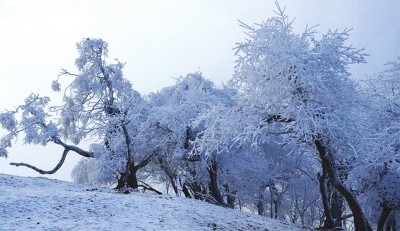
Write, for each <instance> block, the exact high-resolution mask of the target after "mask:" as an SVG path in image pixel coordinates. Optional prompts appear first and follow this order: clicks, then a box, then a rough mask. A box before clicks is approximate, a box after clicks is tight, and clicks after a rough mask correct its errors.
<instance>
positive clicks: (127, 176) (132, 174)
mask: <svg viewBox="0 0 400 231" xmlns="http://www.w3.org/2000/svg"><path fill="white" fill-rule="evenodd" d="M137 170H138V168H137V167H136V166H134V165H133V164H131V165H130V167H129V171H127V172H125V173H121V176H120V178H119V179H118V184H117V189H121V188H124V187H129V188H132V189H137V188H138V180H137V177H136V172H137Z"/></svg>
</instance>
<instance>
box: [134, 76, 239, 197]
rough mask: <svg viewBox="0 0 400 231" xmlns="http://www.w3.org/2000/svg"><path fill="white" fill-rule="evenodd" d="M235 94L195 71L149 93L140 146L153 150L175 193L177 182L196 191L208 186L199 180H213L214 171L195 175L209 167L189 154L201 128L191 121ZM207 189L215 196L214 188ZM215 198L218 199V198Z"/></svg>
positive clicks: (197, 192) (154, 162)
mask: <svg viewBox="0 0 400 231" xmlns="http://www.w3.org/2000/svg"><path fill="white" fill-rule="evenodd" d="M234 94H235V91H234V90H232V89H229V88H227V87H226V86H223V87H221V88H218V87H216V86H215V85H214V83H213V82H211V81H210V80H207V79H205V78H204V77H203V76H202V74H201V73H199V72H198V73H193V74H189V75H187V76H186V77H180V78H178V79H177V81H176V84H175V85H173V86H170V87H165V88H163V89H162V90H161V91H159V92H157V93H152V94H149V95H148V98H149V104H150V105H151V109H150V111H149V116H148V119H147V121H146V123H144V124H143V125H144V127H143V128H142V130H141V131H142V132H141V133H140V134H141V136H142V140H143V141H145V142H143V145H142V147H143V149H148V150H154V152H155V153H156V155H154V157H153V161H152V164H154V165H156V166H157V168H159V169H161V170H162V171H163V172H164V174H165V175H166V176H167V178H168V179H169V181H170V183H171V185H172V187H173V189H174V191H175V193H178V186H180V187H182V190H188V191H192V194H197V195H199V194H201V193H202V191H204V190H205V189H206V188H208V186H206V187H204V186H201V185H200V184H202V183H205V185H209V183H210V182H213V180H212V178H211V175H212V174H214V172H212V174H211V173H209V175H210V174H211V175H210V178H209V179H207V178H206V179H204V178H203V177H201V179H199V178H198V177H200V176H204V175H207V171H205V172H206V174H205V173H204V170H206V169H207V168H208V167H207V166H206V165H205V164H203V161H202V160H201V159H200V158H199V157H198V156H193V155H191V152H192V146H193V145H192V143H191V142H192V141H193V140H194V139H195V137H196V136H197V135H198V133H199V132H200V131H201V130H202V129H203V128H202V127H193V126H192V125H191V122H192V120H194V119H195V118H196V117H197V116H198V115H199V113H201V112H203V111H205V110H208V109H210V108H212V107H213V106H216V105H230V104H231V103H232V102H231V100H232V96H233V95H234ZM215 174H216V173H215ZM179 184H181V185H179ZM203 185H204V184H203ZM210 191H211V195H212V196H213V197H216V195H214V193H213V190H211V189H210ZM185 192H186V196H188V194H187V191H185ZM193 196H195V195H193ZM195 197H197V196H195ZM215 199H216V200H217V201H218V202H219V203H221V200H218V198H215Z"/></svg>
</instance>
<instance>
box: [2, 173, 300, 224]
mask: <svg viewBox="0 0 400 231" xmlns="http://www.w3.org/2000/svg"><path fill="white" fill-rule="evenodd" d="M0 230H7V231H8V230H97V231H100V230H146V231H148V230H191V231H196V230H243V231H247V230H263V231H266V230H268V231H271V230H288V231H292V230H293V231H295V230H301V229H300V228H297V227H293V226H290V225H289V224H284V223H282V222H280V221H277V220H273V219H269V218H266V217H261V216H257V215H252V214H247V213H244V212H240V211H236V210H232V209H229V208H223V207H220V206H215V205H212V204H209V203H206V202H202V201H198V200H194V199H187V198H181V197H176V196H172V195H167V194H165V195H156V194H152V193H142V192H132V193H130V194H123V193H118V192H116V191H115V190H113V189H109V188H101V187H93V186H90V185H81V184H74V183H70V182H64V181H59V180H52V179H48V178H42V177H20V176H11V175H5V174H0Z"/></svg>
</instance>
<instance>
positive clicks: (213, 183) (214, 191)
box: [207, 161, 225, 204]
mask: <svg viewBox="0 0 400 231" xmlns="http://www.w3.org/2000/svg"><path fill="white" fill-rule="evenodd" d="M207 171H208V175H209V177H210V183H209V190H210V194H211V196H213V197H214V199H215V200H216V201H217V202H218V203H219V204H225V202H224V199H223V198H222V195H221V191H220V190H219V188H218V179H217V164H216V163H215V162H214V161H213V163H212V164H211V166H209V167H207Z"/></svg>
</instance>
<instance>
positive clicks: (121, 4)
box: [0, 0, 400, 180]
mask: <svg viewBox="0 0 400 231" xmlns="http://www.w3.org/2000/svg"><path fill="white" fill-rule="evenodd" d="M279 2H280V4H281V6H285V5H286V7H287V11H286V12H287V14H288V15H289V17H290V18H292V19H293V18H296V20H295V23H294V26H295V30H296V31H297V32H298V33H300V32H302V31H303V30H304V28H305V26H306V24H309V25H310V26H312V25H316V24H320V26H319V27H318V28H317V30H318V31H319V32H320V34H321V35H322V34H323V33H325V32H326V31H327V30H328V29H332V30H335V29H339V30H343V29H344V28H346V27H347V28H354V30H353V31H352V32H351V34H350V39H349V44H353V45H354V47H357V48H362V47H365V48H366V52H367V53H369V54H370V55H371V56H370V57H368V58H367V61H368V64H362V65H358V66H357V67H353V68H352V69H351V70H352V72H353V75H354V76H355V77H356V78H363V76H365V74H371V73H373V72H377V71H379V70H381V69H382V68H383V63H385V62H387V61H393V60H395V59H396V57H397V55H400V14H399V12H400V2H399V1H397V0H383V1H374V0H351V1H349V0H335V1H321V0H301V1H298V0H281V1H279ZM273 10H275V5H274V0H249V1H245V0H241V1H239V0H220V1H215V0H202V1H187V0H181V1H172V0H168V1H165V0H164V1H151V0H142V1H136V0H126V1H117V0H115V1H105V0H93V1H89V0H70V1H67V0H57V1H37V0H26V1H22V0H21V1H19V0H13V1H7V0H0V28H1V35H0V111H3V110H4V109H5V108H9V109H12V108H13V107H14V106H17V105H19V104H21V103H22V102H23V99H24V98H25V97H26V96H28V94H29V93H30V92H38V93H40V94H42V95H49V96H50V97H51V98H52V99H53V98H54V100H53V102H54V103H57V102H59V99H60V98H61V96H60V95H59V94H56V93H53V92H51V88H50V84H51V81H52V80H54V79H56V78H57V74H58V72H59V71H60V69H61V68H67V69H68V70H70V71H71V72H73V71H75V68H74V61H75V58H76V57H77V52H76V50H75V44H76V42H79V41H80V40H81V39H82V38H87V37H90V38H102V39H104V40H105V41H107V42H108V44H109V51H110V53H109V57H110V61H111V60H112V59H114V58H118V59H119V60H120V61H122V62H127V64H126V66H125V69H124V74H125V77H126V78H128V79H129V80H130V81H131V82H132V83H133V85H134V88H135V89H136V90H138V91H139V92H141V93H149V92H152V91H157V90H159V89H161V88H162V87H165V86H169V85H172V84H174V79H173V78H171V77H177V76H179V75H186V74H188V73H190V72H195V71H198V70H199V69H200V70H201V71H202V73H203V76H204V77H206V78H209V79H212V80H213V81H214V82H215V83H217V84H219V83H222V82H226V81H227V80H228V79H230V77H231V76H232V73H233V67H234V61H235V57H234V51H233V50H232V48H233V47H235V42H241V41H243V40H244V38H245V35H244V34H243V28H241V27H239V26H238V25H239V23H238V22H237V20H238V19H239V20H241V21H243V22H245V23H247V24H248V25H252V24H253V23H259V22H262V21H264V20H266V19H267V18H268V17H271V16H272V15H273V14H274V13H273ZM0 134H1V133H0ZM9 151H10V153H9V158H8V159H0V173H7V174H13V175H25V176H26V175H31V176H34V175H37V174H35V173H34V172H33V171H32V170H29V169H25V168H23V167H19V168H16V167H13V166H9V165H8V164H9V163H10V162H27V163H31V164H34V165H36V166H37V167H40V168H44V169H46V170H48V169H52V168H53V167H54V166H55V164H56V163H57V162H58V160H59V158H60V155H61V152H62V149H60V148H58V147H57V146H55V145H53V146H51V147H46V148H42V147H32V146H22V145H21V142H18V143H16V144H15V145H14V147H13V148H11V149H10V150H9ZM79 159H80V157H79V156H78V155H76V154H74V153H72V152H71V153H69V156H68V157H67V161H66V163H65V164H64V166H63V167H62V168H61V169H60V170H59V172H58V173H56V174H55V175H53V176H49V177H53V178H58V179H63V180H69V179H70V177H69V175H70V172H71V170H72V167H73V166H74V165H75V163H76V162H77V160H79Z"/></svg>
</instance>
